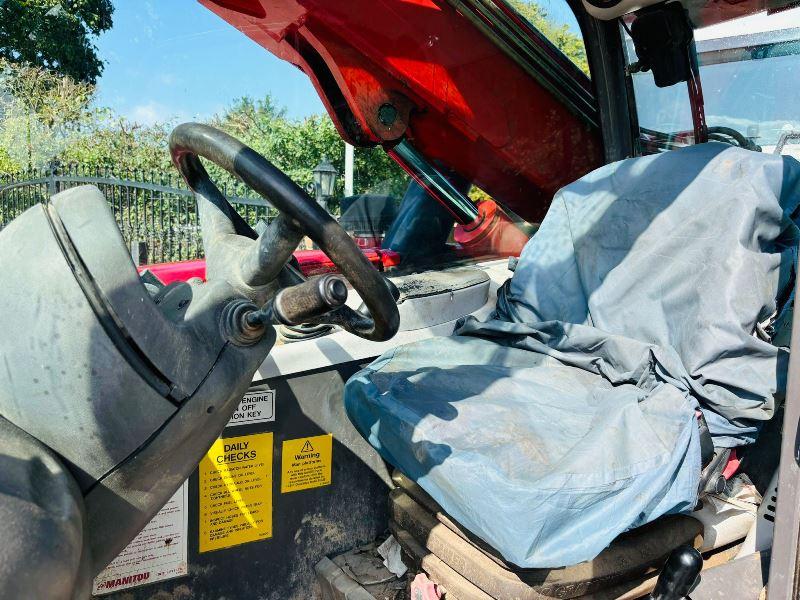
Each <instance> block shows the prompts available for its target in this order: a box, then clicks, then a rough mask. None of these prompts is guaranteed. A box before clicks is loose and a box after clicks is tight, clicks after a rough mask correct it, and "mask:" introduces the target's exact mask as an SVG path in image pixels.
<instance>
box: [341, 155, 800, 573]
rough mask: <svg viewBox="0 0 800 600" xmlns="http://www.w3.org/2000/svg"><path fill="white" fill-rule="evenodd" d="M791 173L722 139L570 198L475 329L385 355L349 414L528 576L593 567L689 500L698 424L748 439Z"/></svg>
mask: <svg viewBox="0 0 800 600" xmlns="http://www.w3.org/2000/svg"><path fill="white" fill-rule="evenodd" d="M798 204H800V163H798V162H797V161H796V160H794V159H791V158H788V157H779V156H772V155H764V154H759V153H755V152H750V151H746V150H742V149H738V148H733V147H730V146H725V145H722V144H717V143H712V144H704V145H697V146H692V147H689V148H685V149H682V150H676V151H672V152H668V153H664V154H660V155H655V156H649V157H644V158H635V159H629V160H624V161H621V162H617V163H613V164H610V165H606V166H604V167H602V168H600V169H598V170H596V171H594V172H592V173H590V174H588V175H586V176H584V177H583V178H581V179H579V180H578V181H576V182H574V183H572V184H571V185H569V186H567V187H565V188H563V189H562V190H561V191H559V192H558V194H557V195H556V196H555V198H554V200H553V203H552V205H551V207H550V209H549V211H548V213H547V216H546V217H545V219H544V220H543V222H542V224H541V227H540V229H539V231H538V232H537V233H536V235H534V236H533V238H532V239H531V240H530V242H529V243H528V244H527V246H526V247H525V249H524V251H523V253H522V256H521V257H520V261H519V263H518V266H517V269H516V271H515V273H514V275H513V277H512V278H511V279H510V280H509V281H508V282H506V284H505V285H504V286H502V287H501V289H500V290H499V292H498V301H497V308H496V311H495V313H494V314H493V315H492V317H491V318H490V319H489V320H487V321H486V322H479V321H477V320H476V319H474V318H472V317H467V318H464V319H462V320H461V321H460V322H459V323H458V325H457V327H456V330H455V335H454V336H452V337H447V338H434V339H429V340H425V341H421V342H418V343H412V344H408V345H406V346H401V347H398V348H396V349H394V350H392V351H389V352H387V353H386V354H384V355H383V356H381V357H379V358H378V359H377V360H376V361H375V362H373V363H372V364H371V365H369V366H368V367H367V368H365V369H364V370H362V371H360V372H359V373H357V374H356V375H354V376H353V377H352V378H351V379H350V381H348V383H347V385H346V387H345V406H346V409H347V412H348V415H349V416H350V419H351V420H352V422H353V423H354V425H355V426H356V428H357V429H358V430H359V432H360V433H361V435H363V436H364V437H365V438H366V439H367V440H368V441H369V442H370V443H371V444H372V445H373V446H374V447H375V448H376V449H377V450H378V452H379V453H380V454H381V455H382V456H383V457H384V459H386V460H387V461H388V462H389V463H391V464H392V465H394V466H396V467H397V468H399V469H400V470H401V471H402V472H403V473H405V474H406V475H408V476H409V477H411V478H412V479H414V480H415V481H416V482H417V483H418V484H419V485H420V486H421V487H422V488H423V489H424V490H425V491H426V492H428V494H430V495H431V496H432V497H433V498H434V499H435V500H436V501H437V502H438V503H439V504H440V505H441V506H442V507H443V508H444V510H445V511H447V512H448V513H449V514H450V515H451V516H452V517H453V518H454V519H455V520H456V521H458V522H459V523H460V524H461V525H462V526H464V527H465V528H467V529H468V530H470V531H471V532H472V533H474V534H475V535H477V536H479V537H480V538H482V539H483V540H484V541H485V542H487V543H488V544H489V545H491V546H492V547H493V548H495V549H496V550H497V551H499V552H500V554H501V555H502V556H503V557H504V558H505V559H506V560H507V561H509V562H511V563H514V564H516V565H518V566H519V567H524V568H552V567H560V566H566V565H572V564H576V563H579V562H582V561H585V560H589V559H591V558H593V557H595V556H596V555H597V554H598V553H599V552H600V551H601V550H603V549H604V548H605V547H606V546H608V544H609V543H610V542H611V541H612V540H613V539H614V538H615V537H617V536H618V535H619V534H620V533H622V532H624V531H626V530H628V529H631V528H634V527H637V526H640V525H643V524H645V523H647V522H649V521H652V520H654V519H656V518H658V517H659V516H661V515H664V514H669V513H678V512H690V511H692V510H693V508H694V506H695V505H696V501H697V490H698V485H699V477H700V471H701V467H700V448H699V446H700V444H699V433H698V427H697V418H696V410H697V409H700V410H702V411H703V413H704V415H705V417H706V420H707V422H708V424H709V428H710V430H711V433H712V436H713V439H714V442H715V445H716V446H717V447H733V446H737V445H740V444H745V443H749V442H751V441H753V440H754V439H755V437H756V435H757V433H758V430H759V427H760V424H761V423H763V422H764V421H765V420H767V419H769V418H770V417H771V416H772V414H773V412H774V408H775V401H776V400H775V397H776V395H780V394H781V393H782V392H783V390H784V388H785V373H786V363H787V356H788V354H787V350H786V349H785V348H779V347H776V346H775V345H773V344H770V343H769V342H768V341H765V340H764V339H762V338H763V336H762V338H760V337H758V336H756V335H754V332H755V331H756V327H757V325H758V324H763V323H764V322H765V321H767V322H770V321H773V320H774V319H775V318H778V319H780V318H781V316H782V313H783V311H785V310H787V306H786V305H787V303H785V302H783V301H782V300H781V298H784V299H785V298H786V296H787V292H788V290H790V289H791V286H792V285H793V269H794V264H795V262H796V247H797V242H798V237H799V236H798V228H797V226H796V224H795V222H794V219H795V218H796V214H795V213H796V212H797V208H798Z"/></svg>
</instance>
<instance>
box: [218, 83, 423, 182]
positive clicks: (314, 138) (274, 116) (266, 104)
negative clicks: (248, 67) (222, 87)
mask: <svg viewBox="0 0 800 600" xmlns="http://www.w3.org/2000/svg"><path fill="white" fill-rule="evenodd" d="M212 124H213V125H215V126H217V127H219V128H221V129H223V130H225V131H227V132H228V133H230V134H231V135H233V136H235V137H237V138H239V139H241V140H242V141H243V142H244V143H245V144H247V145H249V146H251V147H252V148H253V149H255V150H256V151H257V152H260V153H261V154H263V155H264V156H266V157H267V158H268V159H269V160H270V161H272V162H273V163H274V164H275V165H276V166H277V167H279V168H280V169H282V170H283V171H285V172H286V174H287V175H289V177H291V178H292V180H294V181H295V182H296V183H297V184H299V185H300V186H306V185H308V184H309V183H311V182H312V181H313V174H312V170H313V168H314V167H315V166H316V165H317V164H318V163H319V162H320V161H321V160H322V159H323V158H327V159H328V160H330V161H331V162H332V163H333V165H334V166H335V167H336V169H337V170H338V171H339V173H340V174H342V173H343V172H344V142H343V141H342V139H341V137H339V134H338V132H337V131H336V128H335V127H334V125H333V122H332V121H331V119H330V118H329V117H328V115H327V114H322V115H313V116H310V117H307V118H304V119H290V118H288V117H287V116H286V111H285V109H283V108H279V107H278V106H276V104H275V102H274V101H273V100H272V98H271V97H270V96H267V97H266V98H264V99H263V100H253V99H251V98H241V99H239V100H237V101H236V102H235V103H234V104H233V105H232V106H231V107H230V108H229V109H228V110H227V111H226V112H225V113H223V114H222V115H219V116H217V117H216V118H215V119H213V121H212ZM406 181H407V176H406V175H405V173H404V171H403V170H402V169H401V168H400V167H399V166H397V164H396V163H395V162H394V161H393V160H392V159H391V158H389V156H388V155H387V154H386V153H385V152H384V151H383V149H382V148H356V149H355V152H354V187H355V190H356V192H357V193H380V194H392V195H395V196H398V195H400V194H402V191H403V190H404V189H405V185H406ZM336 186H337V187H336V195H337V196H342V195H343V193H344V180H343V178H342V177H339V178H338V180H337V182H336Z"/></svg>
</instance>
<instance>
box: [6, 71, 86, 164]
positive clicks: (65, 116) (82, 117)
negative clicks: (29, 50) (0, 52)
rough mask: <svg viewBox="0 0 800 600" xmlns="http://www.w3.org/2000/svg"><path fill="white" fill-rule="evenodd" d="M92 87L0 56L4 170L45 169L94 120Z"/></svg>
mask: <svg viewBox="0 0 800 600" xmlns="http://www.w3.org/2000/svg"><path fill="white" fill-rule="evenodd" d="M93 95H94V87H93V86H92V85H90V84H87V83H80V82H76V81H75V80H73V79H72V78H71V77H67V76H62V75H58V74H57V73H54V72H52V71H49V70H47V69H45V68H43V67H37V66H32V65H26V64H15V63H10V62H8V61H5V60H3V59H0V149H2V152H0V154H2V155H3V156H5V157H6V159H5V161H4V162H5V163H7V165H6V168H8V167H9V166H10V165H16V167H17V168H32V167H41V166H44V164H46V163H47V162H49V161H50V160H51V159H52V158H54V157H55V156H57V155H58V154H60V153H61V151H62V150H63V149H64V148H65V147H67V146H68V145H69V144H70V143H71V142H72V140H74V139H75V138H76V137H78V136H80V135H81V130H82V129H83V128H85V127H87V126H89V125H90V124H91V123H92V122H93V121H94V120H95V119H96V115H95V111H94V110H93V109H92V107H91V102H92V97H93Z"/></svg>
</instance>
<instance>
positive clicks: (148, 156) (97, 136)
mask: <svg viewBox="0 0 800 600" xmlns="http://www.w3.org/2000/svg"><path fill="white" fill-rule="evenodd" d="M171 130H172V124H171V123H157V124H155V125H148V126H145V125H140V124H138V123H132V122H130V121H128V120H127V119H123V118H119V117H115V116H114V115H112V114H111V113H110V112H108V111H103V114H102V118H101V119H99V120H97V121H96V122H94V123H93V124H92V126H91V129H89V130H84V132H83V135H81V136H78V137H76V138H75V139H73V140H72V143H71V144H70V145H69V146H67V147H65V148H64V150H63V151H62V152H61V154H60V155H59V159H60V160H61V162H63V163H76V164H79V165H81V166H84V167H87V168H89V169H94V168H106V167H109V168H112V167H113V168H114V169H115V170H116V171H117V172H119V173H126V172H128V171H143V172H147V173H149V172H155V173H158V174H159V175H165V176H166V175H169V174H170V173H173V172H174V173H175V174H176V175H177V172H176V171H175V170H174V167H173V166H172V163H171V161H170V156H169V133H170V131H171Z"/></svg>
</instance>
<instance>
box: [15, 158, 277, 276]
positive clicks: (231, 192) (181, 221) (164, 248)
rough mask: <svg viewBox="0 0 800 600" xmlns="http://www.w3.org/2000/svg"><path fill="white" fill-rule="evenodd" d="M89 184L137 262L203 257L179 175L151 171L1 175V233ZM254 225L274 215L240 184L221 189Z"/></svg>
mask: <svg viewBox="0 0 800 600" xmlns="http://www.w3.org/2000/svg"><path fill="white" fill-rule="evenodd" d="M86 184H92V185H96V186H97V187H98V188H100V190H101V191H102V192H103V194H104V195H105V197H106V199H107V200H108V203H109V205H110V206H111V209H112V210H113V211H114V217H115V218H116V221H117V224H118V225H119V228H120V231H121V232H122V237H123V239H124V240H125V243H126V244H127V245H128V247H129V248H131V249H132V252H133V254H134V255H135V256H138V261H139V262H141V263H143V262H170V261H176V260H188V259H193V258H201V257H202V256H203V245H202V238H201V235H200V228H199V224H198V219H197V206H196V204H195V199H194V195H193V194H192V192H191V191H190V190H188V189H187V188H186V186H185V184H184V182H183V180H182V179H180V177H178V176H177V175H172V174H164V173H157V172H154V171H141V170H125V171H123V172H118V171H116V170H114V169H113V168H110V167H109V168H86V167H82V166H80V165H68V166H65V167H57V168H50V169H33V170H30V171H24V172H20V173H14V174H13V175H0V229H2V228H3V227H5V226H6V225H7V224H8V223H10V222H11V221H12V220H13V219H14V218H16V217H17V216H19V215H20V214H22V213H23V212H25V211H26V210H27V209H28V208H30V207H31V206H34V205H35V204H37V203H44V202H47V201H48V200H49V198H50V196H52V195H53V194H56V193H58V192H60V191H63V190H65V189H68V188H71V187H75V186H79V185H86ZM221 191H222V193H223V194H225V196H226V197H227V198H228V200H229V201H230V203H231V204H232V205H233V206H234V208H235V209H236V210H237V211H238V212H239V214H241V215H242V217H244V219H245V220H246V221H247V222H248V223H249V224H250V225H251V226H253V227H255V225H256V224H257V223H258V221H259V220H264V221H266V222H267V223H269V222H270V221H271V220H272V219H273V218H274V217H275V216H276V215H277V214H278V213H277V211H276V210H275V209H274V208H272V207H271V206H269V205H268V204H267V203H266V202H265V201H264V200H263V199H262V198H260V197H258V196H254V195H252V194H251V193H249V190H248V189H247V188H246V187H245V186H244V184H241V185H236V186H226V185H223V186H222V187H221Z"/></svg>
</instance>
